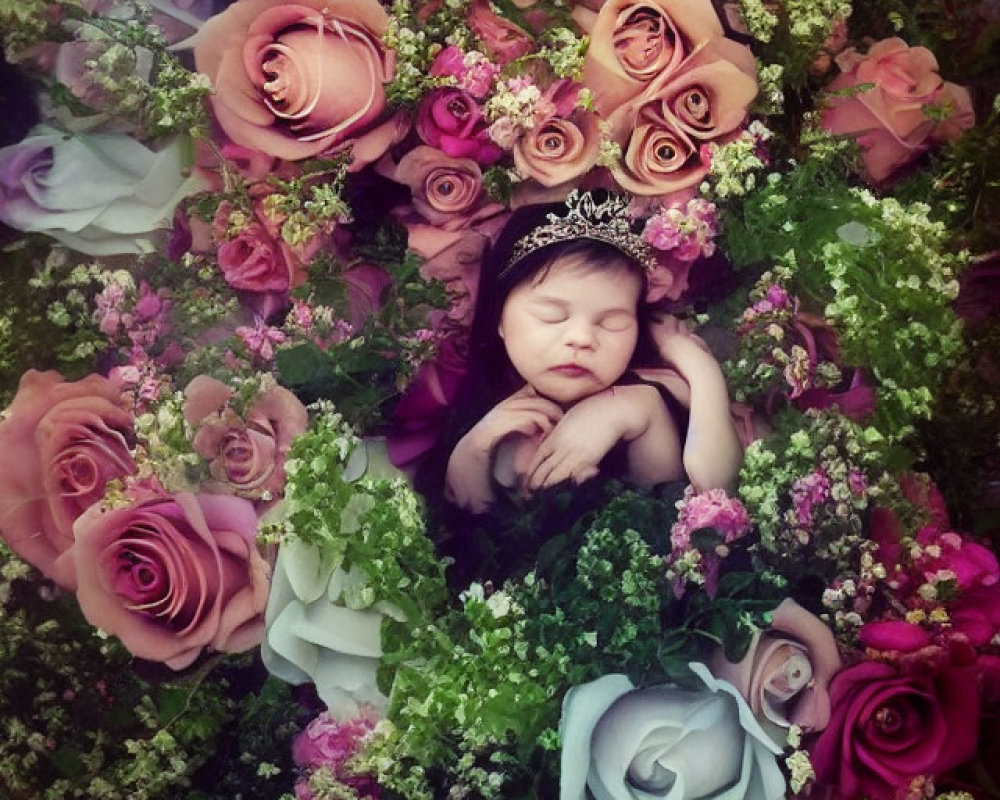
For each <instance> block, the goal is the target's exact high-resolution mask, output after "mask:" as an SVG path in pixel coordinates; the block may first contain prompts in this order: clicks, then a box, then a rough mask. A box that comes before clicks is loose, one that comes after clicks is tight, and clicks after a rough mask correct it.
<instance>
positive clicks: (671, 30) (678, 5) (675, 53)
mask: <svg viewBox="0 0 1000 800" xmlns="http://www.w3.org/2000/svg"><path fill="white" fill-rule="evenodd" d="M589 33H590V48H589V49H588V50H587V58H586V61H585V62H584V66H583V83H584V85H585V86H588V87H589V88H590V89H591V90H592V91H593V92H594V108H595V109H596V110H597V112H598V113H599V114H601V115H602V116H607V115H608V114H609V113H610V112H611V111H613V110H614V109H616V108H617V107H618V106H620V105H621V104H622V103H624V102H625V101H626V100H629V99H631V98H633V97H635V96H636V95H637V94H639V93H640V92H641V91H642V90H643V89H645V88H646V86H647V85H648V84H649V83H650V81H652V80H654V79H655V78H657V77H661V76H665V77H669V76H670V75H672V74H673V73H674V72H676V71H677V69H678V68H679V67H680V65H681V63H682V62H683V61H684V59H685V58H687V57H688V56H690V55H691V54H692V53H694V52H695V51H696V50H697V49H698V48H699V47H701V46H702V45H704V44H705V43H706V42H708V41H710V40H713V39H716V38H719V37H722V36H723V35H724V31H723V29H722V24H721V23H720V22H719V18H718V16H717V15H716V13H715V9H714V8H713V7H712V2H711V0H609V2H607V3H605V4H604V6H603V7H602V8H601V10H600V12H599V13H598V15H597V18H596V20H595V21H594V25H593V29H592V30H591V31H589Z"/></svg>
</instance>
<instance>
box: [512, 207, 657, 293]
mask: <svg viewBox="0 0 1000 800" xmlns="http://www.w3.org/2000/svg"><path fill="white" fill-rule="evenodd" d="M547 219H548V222H547V223H546V224H545V225H539V226H538V227H537V228H535V229H534V230H532V231H531V232H530V233H528V234H527V235H526V236H523V237H522V238H520V239H518V240H517V242H516V243H515V244H514V247H513V248H512V249H511V253H510V258H508V259H507V264H506V266H504V268H503V270H502V271H501V272H500V275H501V276H503V275H504V274H506V273H507V272H509V271H510V269H511V267H513V266H514V265H515V264H516V263H517V262H518V261H520V260H521V259H522V258H524V257H525V256H527V255H529V254H531V253H533V252H535V251H536V250H541V249H542V248H543V247H548V246H549V245H550V244H555V243H556V242H566V241H571V240H573V239H590V240H592V241H595V242H604V243H605V244H609V245H611V246H612V247H614V248H616V249H617V250H620V251H621V252H622V253H624V254H625V255H626V256H628V257H629V258H631V259H633V260H635V261H637V262H639V264H641V265H642V267H643V268H644V269H645V270H646V271H647V272H651V271H652V270H653V269H655V268H656V260H655V258H654V257H653V251H652V249H651V248H650V247H649V245H648V244H646V243H645V242H644V241H643V240H642V237H641V236H640V235H639V234H637V233H634V232H633V231H632V219H631V217H630V216H629V201H628V198H626V197H623V196H621V195H609V196H608V198H607V199H606V200H603V201H601V202H598V201H597V200H596V199H595V198H594V196H593V195H592V194H590V193H589V192H585V193H582V194H581V193H580V192H579V191H578V190H576V189H574V190H573V191H572V192H570V193H569V196H568V197H567V198H566V213H565V214H561V215H560V214H557V213H555V212H553V213H551V214H549V215H548V216H547Z"/></svg>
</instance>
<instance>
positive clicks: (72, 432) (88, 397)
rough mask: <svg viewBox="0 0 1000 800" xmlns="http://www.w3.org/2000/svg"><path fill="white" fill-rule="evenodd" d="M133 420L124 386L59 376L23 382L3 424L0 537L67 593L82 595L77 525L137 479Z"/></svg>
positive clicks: (31, 376) (33, 375) (31, 375)
mask: <svg viewBox="0 0 1000 800" xmlns="http://www.w3.org/2000/svg"><path fill="white" fill-rule="evenodd" d="M132 436H133V433H132V415H131V414H130V413H129V412H128V411H126V410H125V408H123V407H122V403H121V385H120V384H119V383H117V382H115V381H111V380H108V379H107V378H103V377H101V376H99V375H90V376H88V377H86V378H84V379H83V380H80V381H75V382H72V383H67V382H65V381H64V380H63V378H62V376H61V375H59V374H58V373H56V372H37V371H35V370H30V371H29V372H27V373H25V375H24V376H23V377H22V378H21V383H20V386H19V387H18V391H17V395H16V396H15V397H14V401H13V403H12V404H11V406H10V409H9V413H8V416H7V419H6V420H4V422H3V423H0V536H2V537H3V539H4V541H6V542H7V545H8V546H9V547H10V549H11V550H13V551H14V552H15V553H16V554H17V555H18V556H20V557H21V558H23V559H24V560H25V561H27V562H28V563H30V564H33V565H34V566H36V567H38V569H40V570H41V571H42V572H43V573H45V575H46V576H47V577H48V578H51V579H52V580H54V581H55V582H56V583H58V584H59V585H60V586H63V587H65V588H67V589H73V588H75V587H76V576H75V574H74V567H73V563H72V561H71V560H69V559H67V558H66V557H65V556H64V553H65V551H66V550H68V549H69V548H70V547H71V546H72V544H73V523H74V522H75V521H76V519H77V517H79V516H80V515H81V514H82V513H83V512H84V511H85V510H86V509H87V508H88V507H90V506H91V505H92V504H93V503H95V502H97V501H98V500H100V499H101V498H102V497H103V496H104V489H105V487H106V486H107V484H108V482H109V481H112V480H115V479H118V478H124V477H125V476H127V475H132V474H133V473H134V472H135V470H136V467H135V462H134V461H133V460H132V455H131V452H130V449H129V443H130V440H131V439H132Z"/></svg>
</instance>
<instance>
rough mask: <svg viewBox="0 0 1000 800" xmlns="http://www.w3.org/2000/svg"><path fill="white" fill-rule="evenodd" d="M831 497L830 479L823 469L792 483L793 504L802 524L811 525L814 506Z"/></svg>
mask: <svg viewBox="0 0 1000 800" xmlns="http://www.w3.org/2000/svg"><path fill="white" fill-rule="evenodd" d="M829 498H830V479H829V478H828V477H827V475H826V472H824V471H823V470H822V469H819V470H816V471H815V472H812V473H810V474H809V475H806V476H805V477H802V478H799V479H798V480H797V481H795V483H794V484H792V505H793V507H794V509H795V518H796V520H797V521H798V523H799V524H800V525H811V524H812V522H813V508H814V507H815V506H817V505H819V504H821V503H823V502H825V501H826V500H828V499H829Z"/></svg>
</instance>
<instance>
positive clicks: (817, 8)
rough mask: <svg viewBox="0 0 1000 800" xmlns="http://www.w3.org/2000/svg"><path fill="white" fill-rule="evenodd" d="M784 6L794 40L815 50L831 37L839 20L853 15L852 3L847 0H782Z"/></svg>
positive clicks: (803, 46) (808, 48)
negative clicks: (846, 0)
mask: <svg viewBox="0 0 1000 800" xmlns="http://www.w3.org/2000/svg"><path fill="white" fill-rule="evenodd" d="M782 8H783V10H784V12H785V14H787V15H788V31H789V34H790V35H791V38H792V39H793V41H795V42H796V44H798V45H799V46H800V47H802V48H803V49H806V50H813V51H815V50H816V49H818V48H819V46H820V45H822V44H823V42H825V41H826V40H827V38H829V36H830V33H831V32H832V29H833V26H834V25H835V24H836V23H837V21H838V20H845V19H847V18H848V17H850V15H851V3H850V2H845V0H782Z"/></svg>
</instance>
